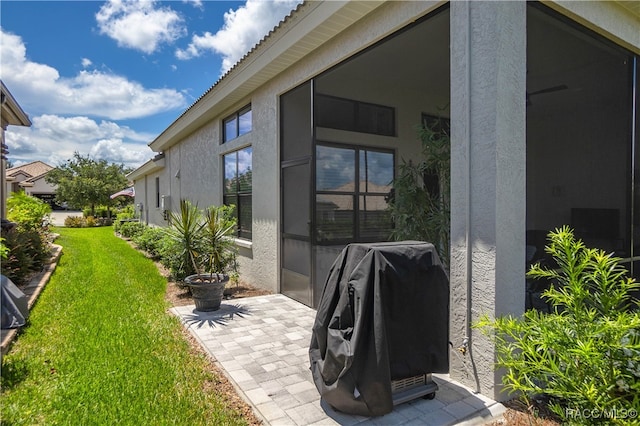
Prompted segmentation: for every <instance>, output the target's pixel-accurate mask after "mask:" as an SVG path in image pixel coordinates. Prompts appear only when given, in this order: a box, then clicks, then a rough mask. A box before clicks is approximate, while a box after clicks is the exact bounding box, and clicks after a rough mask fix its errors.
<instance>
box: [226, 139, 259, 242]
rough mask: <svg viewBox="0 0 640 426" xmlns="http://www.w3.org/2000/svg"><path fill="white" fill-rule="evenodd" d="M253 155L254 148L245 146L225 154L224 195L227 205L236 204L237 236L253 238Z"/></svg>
mask: <svg viewBox="0 0 640 426" xmlns="http://www.w3.org/2000/svg"><path fill="white" fill-rule="evenodd" d="M251 157H252V148H251V147H248V148H244V149H241V150H239V151H234V152H232V153H230V154H227V155H225V156H224V195H223V202H224V204H225V205H234V206H235V207H236V208H235V216H236V219H237V220H238V228H237V230H236V236H237V237H238V238H243V239H246V240H250V239H251V225H252V222H253V215H252V211H251V198H252V197H251V194H252V189H251V188H252V184H251V174H252V172H251V161H252V160H251Z"/></svg>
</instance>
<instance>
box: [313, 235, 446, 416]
mask: <svg viewBox="0 0 640 426" xmlns="http://www.w3.org/2000/svg"><path fill="white" fill-rule="evenodd" d="M448 335H449V280H448V278H447V275H446V273H445V271H444V269H443V267H442V264H441V262H440V259H439V258H438V255H437V253H436V250H435V248H434V246H433V244H430V243H425V242H416V241H403V242H393V243H373V244H350V245H348V246H347V247H346V248H345V249H344V250H343V251H342V253H341V254H340V256H338V258H337V259H336V261H335V263H334V264H333V266H332V267H331V270H330V271H329V275H328V277H327V281H326V283H325V288H324V291H323V294H322V298H321V300H320V304H319V305H318V311H317V314H316V319H315V322H314V325H313V333H312V337H311V344H310V348H309V358H310V362H311V372H312V374H313V379H314V382H315V385H316V387H317V389H318V391H319V392H320V395H321V397H322V398H323V399H324V400H325V401H326V402H327V403H328V404H329V405H331V406H332V407H333V408H334V409H336V410H339V411H342V412H345V413H349V414H357V415H363V416H380V415H384V414H387V413H389V412H391V411H392V410H393V406H394V405H397V404H400V403H402V402H406V401H408V400H411V399H414V398H417V397H421V396H425V397H427V398H432V397H433V396H435V392H436V390H437V385H436V384H435V383H434V382H433V381H432V380H431V373H447V372H448V371H449V357H448V354H449V350H448V340H449V337H448Z"/></svg>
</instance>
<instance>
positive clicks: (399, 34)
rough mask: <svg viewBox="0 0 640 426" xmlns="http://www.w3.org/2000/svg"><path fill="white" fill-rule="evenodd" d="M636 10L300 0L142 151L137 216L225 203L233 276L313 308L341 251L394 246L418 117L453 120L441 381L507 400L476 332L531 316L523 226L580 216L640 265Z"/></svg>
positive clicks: (590, 236)
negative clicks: (229, 209)
mask: <svg viewBox="0 0 640 426" xmlns="http://www.w3.org/2000/svg"><path fill="white" fill-rule="evenodd" d="M638 4H639V3H637V2H623V1H620V2H618V1H604V2H596V1H592V2H572V1H557V2H553V1H550V2H545V3H544V4H542V3H537V2H522V1H521V2H517V1H516V2H485V1H471V2H464V1H455V2H450V3H448V2H440V1H420V2H397V1H386V2H385V1H375V2H363V1H346V2H345V1H313V2H305V3H304V4H302V5H300V6H299V7H298V8H297V9H296V10H295V11H293V12H292V13H291V14H290V15H289V16H288V17H286V18H285V19H284V20H283V21H282V22H281V23H280V24H279V25H278V26H277V27H276V28H275V29H274V30H273V31H272V32H270V33H269V34H268V35H267V36H266V37H265V38H264V39H263V40H262V41H261V42H260V43H259V44H258V45H257V46H256V47H255V48H254V49H252V50H251V51H250V52H249V53H248V54H247V55H246V56H245V57H244V58H242V60H240V62H238V63H237V64H236V65H235V66H234V67H233V68H232V69H231V70H230V71H229V72H228V73H227V74H226V75H224V76H223V77H222V78H221V79H220V80H219V81H218V82H216V83H215V84H214V85H213V87H211V88H210V89H209V90H208V91H207V92H206V93H205V94H203V95H202V96H201V97H200V98H199V99H198V100H197V101H196V102H195V104H193V105H192V106H191V107H189V108H188V109H187V110H186V111H185V112H184V113H183V114H182V115H181V116H180V117H178V118H177V119H176V121H175V122H173V123H172V124H171V125H170V126H169V127H168V128H167V129H166V130H165V131H163V132H162V134H160V135H159V136H158V137H157V138H156V139H155V140H154V141H153V142H151V143H150V147H151V148H152V149H153V150H154V151H155V152H157V153H158V156H157V157H156V158H155V159H153V160H151V161H149V162H147V163H145V164H144V165H143V166H142V167H140V168H139V169H137V170H135V171H134V172H132V173H131V174H130V175H129V178H130V179H131V180H133V181H134V183H135V192H136V202H137V203H138V205H139V206H140V207H141V208H142V218H143V220H144V221H146V222H147V223H150V224H156V225H167V221H166V220H165V218H166V217H167V215H166V214H165V211H167V210H173V211H176V209H177V207H178V205H179V200H180V199H181V198H186V199H189V200H191V201H193V202H196V203H198V205H199V206H201V207H205V206H207V205H210V204H221V203H233V204H235V205H236V206H238V217H239V229H238V239H237V242H238V246H239V248H240V268H241V270H240V272H241V276H242V278H243V279H244V280H247V281H248V282H250V283H251V284H253V285H256V286H260V287H264V288H267V289H270V290H272V291H275V292H281V293H283V294H285V295H287V296H290V297H292V298H294V299H296V300H299V301H301V302H302V303H305V304H307V305H310V306H315V305H316V304H317V303H318V300H319V298H320V295H321V292H322V288H323V284H324V280H325V278H326V275H327V271H328V270H329V267H330V265H331V263H332V262H333V260H334V259H335V257H336V256H337V254H338V253H339V252H340V250H341V249H342V248H343V247H344V246H345V244H347V243H349V242H353V241H370V240H380V239H384V238H385V234H386V233H383V232H377V231H380V230H384V229H385V227H388V226H389V224H388V221H387V219H386V216H385V215H384V214H379V213H380V212H381V210H380V209H381V208H382V206H383V205H384V203H385V202H386V199H385V197H387V195H388V194H387V191H388V186H386V185H388V182H389V181H388V179H387V178H388V177H389V176H393V175H394V173H395V170H396V169H397V167H398V166H399V164H401V162H402V161H403V160H406V161H409V160H411V159H414V158H417V156H418V155H419V153H420V149H421V144H420V141H419V140H418V138H417V136H416V129H415V128H416V125H417V124H420V123H421V122H422V121H423V116H425V115H431V116H434V115H442V116H446V117H447V118H448V119H449V120H450V126H451V261H450V283H451V304H450V323H449V325H448V326H449V333H450V340H451V342H452V344H453V348H458V347H461V346H463V344H464V343H463V342H465V341H467V339H468V342H469V348H468V350H467V351H466V352H465V355H463V354H461V352H459V351H457V350H455V349H452V352H451V355H450V360H451V371H450V373H451V377H452V378H454V379H456V380H459V381H461V382H463V383H465V384H467V385H469V386H472V387H473V388H476V389H478V390H479V391H480V392H482V393H484V394H486V395H488V396H490V397H493V398H502V397H503V396H502V395H501V389H502V388H501V385H500V383H501V377H500V372H494V371H493V362H494V359H495V350H494V346H493V344H492V342H491V341H490V339H489V338H487V337H486V336H483V335H482V334H481V333H480V332H479V331H477V330H475V329H472V328H471V324H472V323H473V322H474V321H476V320H477V319H478V317H479V316H480V315H483V314H488V315H490V316H493V315H502V314H514V315H519V314H521V313H522V312H523V311H524V309H525V301H526V295H527V284H526V280H525V260H526V259H527V258H529V259H531V257H532V256H536V251H537V252H538V253H539V252H540V250H541V241H540V240H541V239H540V238H533V237H532V238H530V239H527V236H529V235H531V236H538V237H539V236H540V235H542V236H544V235H545V234H546V233H547V232H548V231H549V230H552V229H554V228H555V227H558V226H561V225H563V224H569V225H572V226H574V227H575V228H576V230H577V231H578V233H579V235H580V236H581V237H583V238H585V239H586V240H587V241H588V242H589V243H593V244H597V245H600V246H603V247H607V248H608V249H610V250H612V251H615V252H616V253H617V254H619V255H621V256H622V257H623V258H625V259H626V265H628V266H629V268H630V269H631V270H632V273H633V274H634V275H635V276H638V275H639V272H640V271H639V269H640V245H639V244H638V243H639V242H640V214H638V212H640V146H639V142H638V135H639V134H640V131H639V129H638V121H639V120H640V119H639V113H638V110H639V109H638V105H640V101H639V99H638V97H639V96H640V90H637V88H636V85H637V82H638V80H639V75H640V71H639V69H640V67H639V65H638V59H639V56H638V55H639V54H640V6H638ZM634 156H635V157H634ZM380 177H384V178H385V179H387V180H386V181H385V179H380ZM363 180H364V181H366V182H368V183H369V184H368V185H362V184H359V185H355V184H354V182H361V181H363ZM365 206H368V207H365ZM370 209H374V210H375V211H376V212H377V213H378V214H374V215H372V217H373V218H374V219H373V220H363V219H362V218H363V217H365V215H366V214H367V212H368V211H369V210H370ZM375 218H377V219H375ZM329 231H330V232H329ZM542 240H544V239H542ZM542 244H543V242H542ZM528 246H530V247H528ZM527 255H529V256H527ZM537 255H538V256H539V254H537ZM634 261H635V263H634ZM294 320H295V319H294ZM436 326H446V325H438V324H434V327H436Z"/></svg>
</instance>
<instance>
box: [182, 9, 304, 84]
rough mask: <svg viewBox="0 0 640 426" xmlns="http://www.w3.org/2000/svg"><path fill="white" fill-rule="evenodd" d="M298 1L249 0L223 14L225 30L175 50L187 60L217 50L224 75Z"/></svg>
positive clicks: (223, 28)
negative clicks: (220, 57) (220, 56)
mask: <svg viewBox="0 0 640 426" xmlns="http://www.w3.org/2000/svg"><path fill="white" fill-rule="evenodd" d="M298 3H300V1H299V0H275V1H263V0H247V3H246V4H245V5H244V6H242V7H240V8H238V9H237V10H235V11H234V10H229V11H228V12H226V13H225V14H224V21H225V24H224V26H223V27H222V29H220V30H219V31H218V32H217V33H215V34H211V33H210V32H205V33H204V34H202V35H197V34H196V35H194V36H193V37H192V39H191V43H189V45H188V46H187V47H186V48H185V49H177V50H176V53H175V55H176V58H178V59H181V60H188V59H191V58H195V57H198V56H200V55H202V54H203V53H205V52H207V51H210V52H214V53H218V54H220V55H222V57H223V59H222V70H221V74H224V73H225V72H226V71H227V70H229V69H230V68H231V67H232V66H233V65H235V64H236V63H237V62H238V61H239V60H240V59H241V58H242V57H243V56H244V55H245V54H246V53H247V52H248V51H249V50H250V49H251V48H252V47H253V46H255V45H256V43H258V42H259V41H260V40H261V39H262V38H263V37H264V36H265V35H267V34H268V33H269V31H271V30H272V29H273V28H274V27H275V26H276V25H277V24H278V23H279V22H280V21H281V20H282V19H283V18H284V17H285V16H286V15H287V14H288V13H289V12H290V11H291V10H293V9H294V8H295V7H296V5H297V4H298Z"/></svg>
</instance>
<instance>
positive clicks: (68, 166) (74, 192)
mask: <svg viewBox="0 0 640 426" xmlns="http://www.w3.org/2000/svg"><path fill="white" fill-rule="evenodd" d="M128 172H130V169H128V168H125V166H124V165H123V164H120V165H117V164H109V163H107V161H106V160H95V159H93V158H91V157H89V156H88V155H87V156H86V157H83V156H82V155H80V154H79V153H78V152H74V153H73V158H72V159H69V160H67V161H66V162H65V163H64V164H62V165H61V166H58V167H57V168H55V169H53V170H51V171H50V172H49V173H48V174H47V176H46V181H47V182H49V183H51V184H55V185H57V190H56V203H58V204H62V203H65V202H66V203H67V204H69V205H70V206H73V207H77V208H82V207H87V206H88V207H90V208H91V215H95V207H96V205H105V206H107V207H109V206H111V205H113V203H114V202H113V200H111V199H110V198H109V196H110V195H111V194H113V193H115V192H118V191H120V190H122V189H123V188H125V187H126V186H127V185H128V181H127V177H126V174H127V173H128Z"/></svg>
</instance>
